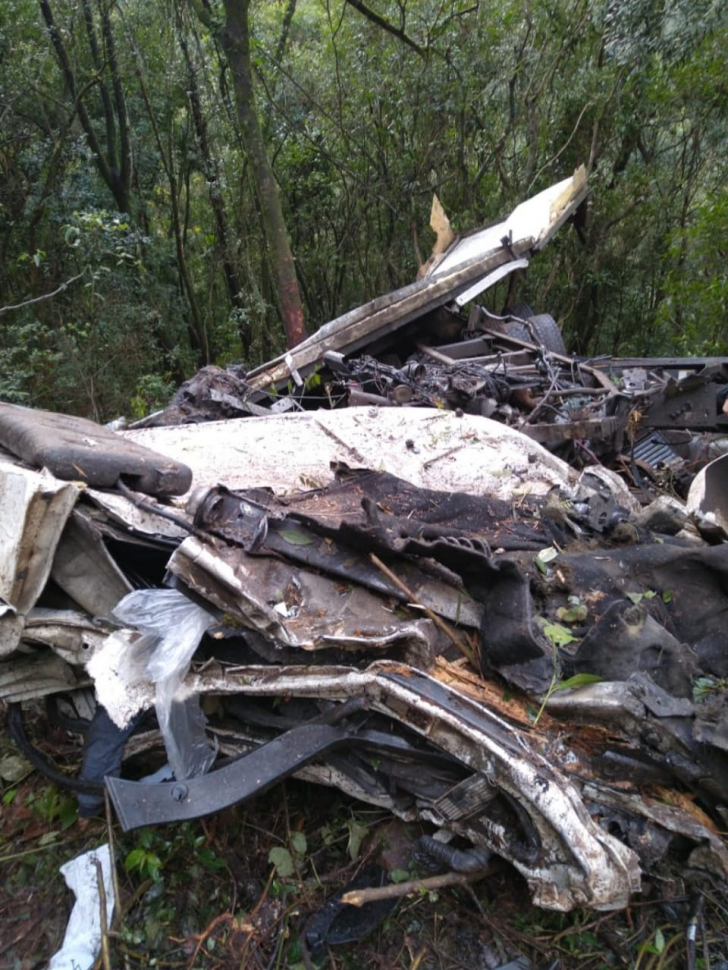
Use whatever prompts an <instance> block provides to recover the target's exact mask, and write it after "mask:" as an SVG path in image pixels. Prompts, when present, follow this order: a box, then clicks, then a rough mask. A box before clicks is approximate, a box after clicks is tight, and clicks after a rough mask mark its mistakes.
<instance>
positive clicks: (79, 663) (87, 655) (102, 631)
mask: <svg viewBox="0 0 728 970" xmlns="http://www.w3.org/2000/svg"><path fill="white" fill-rule="evenodd" d="M110 632H111V626H110V625H109V624H108V623H103V622H101V621H99V620H96V619H93V618H92V617H90V616H88V615H87V614H85V613H79V612H78V611H77V610H57V609H49V608H44V607H38V606H36V607H34V609H32V610H31V611H30V613H29V614H28V616H27V617H26V621H25V628H24V630H23V643H24V644H32V645H33V646H35V647H38V646H45V647H48V648H49V649H50V650H53V651H54V653H57V654H58V656H59V657H61V658H62V659H63V660H65V661H66V663H69V664H71V665H72V666H75V667H84V666H85V665H86V664H87V663H88V661H89V660H90V659H91V657H92V656H93V655H94V653H95V652H96V650H97V649H98V648H99V647H100V646H101V644H102V643H104V642H105V640H106V638H107V637H108V635H109V633H110Z"/></svg>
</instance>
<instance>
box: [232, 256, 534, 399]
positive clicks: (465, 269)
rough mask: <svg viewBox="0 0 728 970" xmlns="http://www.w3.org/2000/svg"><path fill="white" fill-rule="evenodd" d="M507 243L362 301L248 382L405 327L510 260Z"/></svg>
mask: <svg viewBox="0 0 728 970" xmlns="http://www.w3.org/2000/svg"><path fill="white" fill-rule="evenodd" d="M514 245H515V248H516V249H517V251H518V252H519V253H523V254H525V253H527V252H529V251H530V250H531V248H532V247H533V245H534V240H533V238H529V239H524V240H520V241H519V242H518V243H516V244H514ZM510 258H511V257H510V254H509V253H508V252H506V251H505V250H504V249H499V250H497V251H495V252H492V253H489V254H488V255H487V256H484V257H477V258H476V259H474V260H473V261H472V262H471V263H468V264H466V265H464V266H461V267H460V268H459V269H457V270H456V271H454V272H452V273H449V274H448V275H447V276H443V277H439V278H434V279H432V278H428V279H424V280H418V281H417V282H416V283H412V284H411V285H410V286H406V287H404V288H402V289H400V290H395V291H394V292H393V293H389V294H387V295H386V296H384V297H380V298H379V299H377V300H373V301H372V302H371V303H368V304H366V305H365V306H363V307H358V308H357V309H356V310H352V311H351V312H350V313H347V314H345V315H344V316H342V317H339V318H338V319H336V320H332V321H331V323H328V324H325V325H324V326H323V327H321V329H320V330H319V331H318V332H317V333H315V334H314V335H313V336H312V337H309V339H308V340H305V341H303V343H301V344H299V345H298V346H297V347H295V348H294V349H293V350H292V351H290V352H289V353H287V354H284V355H282V356H281V357H278V358H276V359H275V360H274V361H272V362H270V363H269V364H265V365H263V366H262V367H259V368H257V369H255V370H253V371H251V372H250V373H249V374H248V375H247V378H246V380H247V383H248V384H249V385H250V387H251V388H252V389H253V390H262V389H265V388H267V387H271V386H278V385H281V384H285V383H286V382H288V381H289V380H290V379H291V376H292V374H293V372H294V371H295V372H296V373H298V374H299V375H301V376H305V375H306V374H308V373H310V372H311V371H312V370H313V368H314V367H315V365H316V364H318V363H319V362H320V361H321V360H322V359H323V354H324V351H327V350H341V351H344V352H346V353H353V352H354V351H355V350H358V349H360V348H361V347H362V346H366V345H368V344H370V343H371V342H372V340H374V339H375V338H376V337H377V336H379V335H380V334H382V333H391V332H392V331H394V330H397V329H399V328H400V327H403V326H404V325H405V324H407V323H409V322H411V321H412V320H414V319H416V318H417V317H420V316H422V315H423V314H424V313H426V312H427V311H428V310H433V309H435V308H436V307H438V306H441V305H442V304H443V303H447V301H448V300H451V299H453V298H454V297H455V296H456V295H457V294H458V293H459V292H461V291H462V290H464V289H466V288H467V287H468V286H469V285H470V284H471V283H473V282H474V281H475V280H476V279H478V278H479V277H481V276H483V275H485V274H487V273H489V272H490V271H491V270H493V269H495V268H496V267H497V266H500V265H501V264H502V263H506V262H508V261H509V260H510Z"/></svg>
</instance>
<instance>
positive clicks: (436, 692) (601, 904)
mask: <svg viewBox="0 0 728 970" xmlns="http://www.w3.org/2000/svg"><path fill="white" fill-rule="evenodd" d="M213 685H214V686H213ZM187 686H188V688H189V689H191V690H193V691H194V692H195V693H196V692H198V691H200V690H205V689H212V690H214V691H215V692H216V693H227V692H235V693H238V692H240V693H242V694H251V695H255V694H263V695H265V694H270V693H271V692H275V693H280V694H286V695H287V694H291V695H298V696H314V697H329V698H339V699H345V698H347V697H361V698H366V699H367V703H368V705H369V706H370V707H371V709H373V710H376V711H380V712H382V713H384V714H387V715H389V716H391V717H393V718H394V719H395V720H397V721H400V722H402V723H403V724H405V725H406V726H407V727H408V728H409V729H412V730H413V731H414V732H415V733H417V734H419V735H421V736H422V737H424V738H427V739H428V740H429V741H430V742H431V743H432V744H434V745H435V747H437V748H439V749H441V750H442V751H446V752H448V753H449V754H451V755H452V756H453V757H455V758H456V759H457V760H459V761H461V762H463V763H465V764H466V765H468V766H469V767H470V768H471V769H472V770H474V771H476V772H479V773H485V774H486V775H487V777H488V779H489V782H490V784H491V785H493V786H495V787H496V788H502V789H503V790H504V791H506V792H508V793H509V794H510V795H511V796H512V797H513V798H516V799H517V800H518V801H519V804H520V805H521V806H522V808H523V810H524V811H525V812H526V813H527V817H528V824H529V825H530V826H533V828H534V829H535V832H536V833H537V835H536V842H535V843H534V848H533V852H532V854H531V858H530V859H527V858H526V857H525V856H526V855H527V854H528V852H526V851H524V848H523V846H521V845H520V843H518V844H515V843H511V842H510V840H509V838H508V836H507V835H506V833H504V832H503V831H502V830H501V829H500V827H499V826H497V825H490V826H488V825H484V826H482V827H481V828H480V829H478V830H477V835H476V836H475V838H476V842H477V844H481V845H486V846H489V847H491V848H493V849H494V851H496V852H498V853H499V854H500V855H502V856H504V857H505V858H508V859H510V860H511V861H512V862H513V864H514V865H516V866H517V868H518V869H519V870H520V871H521V872H522V873H523V875H524V876H525V878H526V879H527V880H528V882H529V884H530V887H531V890H532V892H533V895H534V902H535V903H536V904H537V905H544V906H547V907H548V908H551V909H570V908H572V907H573V906H574V905H589V906H593V907H595V908H615V907H620V906H623V905H626V903H627V900H628V899H629V897H630V895H631V894H632V893H633V892H634V891H636V890H637V889H638V888H639V864H638V861H637V857H636V856H635V854H634V853H633V852H632V851H631V850H630V849H628V848H627V847H626V846H624V845H622V844H621V843H620V842H618V841H617V840H616V839H613V838H612V837H611V836H610V835H608V834H607V833H606V832H603V831H602V830H601V829H600V828H599V827H598V825H596V824H595V823H594V822H593V821H592V819H591V818H590V817H589V815H588V813H587V812H586V811H585V809H584V807H583V805H582V802H581V799H580V797H579V794H578V792H577V791H576V790H575V789H574V787H573V786H572V784H571V782H570V781H569V780H568V779H567V778H566V776H565V775H563V774H562V773H560V772H558V771H557V770H556V769H555V768H554V767H553V766H552V764H550V763H549V762H548V761H547V760H546V759H545V758H543V757H541V756H540V755H538V754H537V753H535V752H534V751H533V749H532V748H530V746H529V744H528V741H527V739H526V738H525V737H524V736H522V735H521V733H520V732H519V731H518V730H516V729H514V727H513V725H512V724H509V723H507V722H505V721H503V720H502V719H500V718H499V717H497V716H496V715H494V714H493V713H492V712H490V711H488V710H487V709H485V708H483V707H482V706H481V705H480V704H477V703H475V702H473V701H470V700H469V699H468V698H466V697H463V695H462V694H459V693H458V692H455V691H452V690H451V689H449V688H447V687H444V686H443V685H442V684H440V683H438V682H437V681H436V680H434V679H433V678H431V677H428V675H426V674H424V673H422V672H421V671H418V670H415V669H414V668H410V667H407V666H404V665H401V664H393V663H389V662H380V663H377V664H373V665H372V666H371V667H369V668H368V669H367V670H365V671H356V670H352V669H346V668H338V669H337V668H320V667H317V668H310V669H308V670H305V669H302V668H293V669H291V668H278V669H277V670H271V668H257V669H256V668H244V669H241V670H239V671H227V672H222V673H221V674H217V675H214V674H212V673H211V672H209V671H208V672H207V673H203V674H198V675H194V674H192V675H190V676H189V677H188V678H187ZM212 777H214V776H212ZM110 783H111V785H112V786H113V781H110ZM165 792H166V787H165V786H160V788H159V789H158V793H157V795H155V797H161V798H163V799H164V795H165ZM170 792H171V789H170ZM179 794H180V793H179V792H178V795H179ZM115 797H116V800H117V801H119V799H121V800H123V799H124V798H129V797H132V798H134V797H136V792H135V791H130V790H129V789H128V787H126V786H116V796H115ZM144 797H145V798H148V797H150V792H149V791H147V792H146V793H144ZM168 797H169V798H171V797H172V796H171V794H170V795H168ZM186 797H187V794H186V793H184V794H182V797H181V799H180V803H181V805H182V807H183V808H184V802H185V799H186ZM231 798H234V792H231ZM524 821H525V820H524ZM450 824H451V826H452V827H454V828H455V829H456V830H459V829H461V828H463V829H465V830H466V831H467V832H468V834H469V835H470V833H475V832H476V828H477V827H476V826H475V825H474V824H473V821H472V819H471V820H469V822H468V824H467V825H463V826H462V827H461V826H459V825H458V824H457V823H456V822H455V823H453V822H452V821H451V822H450ZM463 834H465V833H463ZM471 837H472V836H471ZM528 851H531V850H528Z"/></svg>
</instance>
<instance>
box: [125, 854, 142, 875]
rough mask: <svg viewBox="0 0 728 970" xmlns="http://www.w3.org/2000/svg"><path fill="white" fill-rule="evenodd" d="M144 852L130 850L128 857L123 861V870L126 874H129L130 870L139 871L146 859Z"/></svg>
mask: <svg viewBox="0 0 728 970" xmlns="http://www.w3.org/2000/svg"><path fill="white" fill-rule="evenodd" d="M146 855H147V853H146V851H145V850H144V849H141V848H138V849H132V850H131V852H130V853H129V855H128V856H127V857H126V859H124V868H125V869H126V871H127V872H131V870H132V869H139V868H141V866H142V863H143V862H144V859H145V858H146Z"/></svg>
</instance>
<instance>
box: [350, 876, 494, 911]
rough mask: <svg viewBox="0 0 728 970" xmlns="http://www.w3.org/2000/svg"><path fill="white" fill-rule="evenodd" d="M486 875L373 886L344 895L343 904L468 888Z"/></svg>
mask: <svg viewBox="0 0 728 970" xmlns="http://www.w3.org/2000/svg"><path fill="white" fill-rule="evenodd" d="M484 875H485V871H484V870H480V871H478V872H445V873H443V875H441V876H428V877H427V878H426V879H410V880H408V881H407V882H396V883H392V884H391V885H389V886H373V887H372V888H371V889H352V891H351V892H348V893H344V895H343V896H342V897H341V902H342V903H346V904H347V906H363V905H364V904H365V903H374V902H376V901H377V900H379V899H396V898H397V897H399V896H410V895H411V894H412V893H426V892H430V891H431V890H433V889H444V888H445V887H446V886H466V885H467V884H468V883H469V882H476V881H477V880H478V879H482V878H483V876H484Z"/></svg>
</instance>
